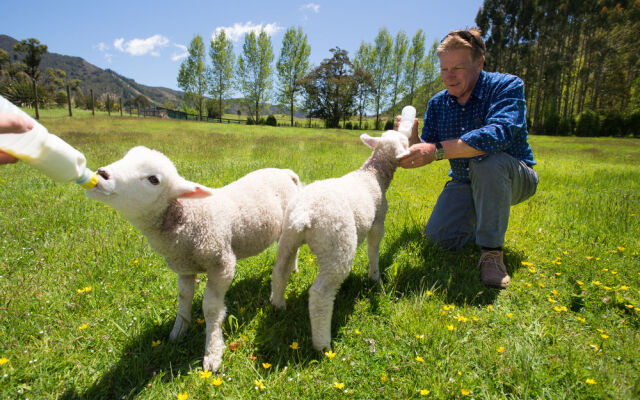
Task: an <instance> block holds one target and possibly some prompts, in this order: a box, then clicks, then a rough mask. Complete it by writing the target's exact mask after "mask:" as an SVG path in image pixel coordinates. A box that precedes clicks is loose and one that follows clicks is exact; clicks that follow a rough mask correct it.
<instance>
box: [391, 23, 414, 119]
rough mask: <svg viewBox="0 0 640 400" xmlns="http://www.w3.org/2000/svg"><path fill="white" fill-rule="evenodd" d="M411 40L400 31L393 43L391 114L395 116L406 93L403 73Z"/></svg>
mask: <svg viewBox="0 0 640 400" xmlns="http://www.w3.org/2000/svg"><path fill="white" fill-rule="evenodd" d="M408 46H409V39H408V38H407V34H406V33H405V32H404V31H399V32H398V33H397V34H396V38H395V40H394V43H393V57H392V58H391V65H390V66H389V69H390V73H391V108H390V114H391V115H395V110H396V102H397V101H398V97H400V96H401V95H402V94H403V93H404V88H403V79H402V78H403V77H402V73H403V70H404V67H405V60H406V58H407V47H408Z"/></svg>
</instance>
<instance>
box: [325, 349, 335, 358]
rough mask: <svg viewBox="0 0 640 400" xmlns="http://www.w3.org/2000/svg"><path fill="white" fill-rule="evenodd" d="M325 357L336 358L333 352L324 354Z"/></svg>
mask: <svg viewBox="0 0 640 400" xmlns="http://www.w3.org/2000/svg"><path fill="white" fill-rule="evenodd" d="M324 355H325V356H327V358H333V357H335V356H336V353H334V352H333V351H331V350H329V351H327V352H326V353H324Z"/></svg>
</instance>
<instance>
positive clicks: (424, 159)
mask: <svg viewBox="0 0 640 400" xmlns="http://www.w3.org/2000/svg"><path fill="white" fill-rule="evenodd" d="M435 159H436V145H435V144H433V143H418V144H414V145H413V146H411V147H409V154H407V155H406V156H404V157H402V158H401V159H400V160H399V162H398V165H399V166H401V167H402V168H405V169H411V168H418V167H422V166H423V165H427V164H429V163H431V162H432V161H434V160H435Z"/></svg>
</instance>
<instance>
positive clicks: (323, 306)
mask: <svg viewBox="0 0 640 400" xmlns="http://www.w3.org/2000/svg"><path fill="white" fill-rule="evenodd" d="M318 262H319V263H320V261H318ZM323 267H324V266H323V265H321V266H320V268H321V270H320V272H318V277H317V278H316V280H315V282H313V285H312V286H311V289H309V317H310V318H311V338H312V341H313V347H314V348H315V349H316V350H318V351H323V350H325V349H329V348H331V317H332V315H333V303H334V300H335V297H336V293H337V292H338V289H339V288H340V285H341V284H342V282H343V281H344V280H345V279H346V277H347V275H348V274H349V270H350V267H351V264H350V263H349V265H331V266H330V268H323Z"/></svg>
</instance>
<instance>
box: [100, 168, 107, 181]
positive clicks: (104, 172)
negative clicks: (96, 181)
mask: <svg viewBox="0 0 640 400" xmlns="http://www.w3.org/2000/svg"><path fill="white" fill-rule="evenodd" d="M98 175H100V176H101V177H103V178H104V179H105V180H109V173H108V172H107V170H106V169H103V168H98Z"/></svg>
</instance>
